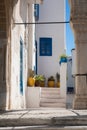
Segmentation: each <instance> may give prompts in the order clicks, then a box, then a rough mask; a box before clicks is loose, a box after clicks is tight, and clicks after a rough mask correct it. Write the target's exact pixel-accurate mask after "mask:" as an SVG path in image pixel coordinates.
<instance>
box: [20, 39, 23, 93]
mask: <svg viewBox="0 0 87 130" xmlns="http://www.w3.org/2000/svg"><path fill="white" fill-rule="evenodd" d="M20 93H21V94H23V41H22V39H21V38H20Z"/></svg>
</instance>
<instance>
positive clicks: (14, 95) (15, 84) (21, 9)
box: [11, 0, 27, 109]
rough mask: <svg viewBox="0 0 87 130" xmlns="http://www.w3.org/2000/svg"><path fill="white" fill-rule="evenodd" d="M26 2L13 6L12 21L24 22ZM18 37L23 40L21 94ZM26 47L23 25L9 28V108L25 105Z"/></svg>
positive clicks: (20, 0)
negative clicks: (21, 89) (21, 90)
mask: <svg viewBox="0 0 87 130" xmlns="http://www.w3.org/2000/svg"><path fill="white" fill-rule="evenodd" d="M26 19H27V2H25V1H23V0H19V1H18V3H17V4H16V5H15V7H14V11H13V21H14V22H16V23H17V22H22V23H23V22H25V21H26ZM20 37H21V38H22V40H23V90H24V91H23V95H22V94H21V93H20ZM26 57H27V49H26V46H25V25H12V28H11V109H20V108H24V107H25V86H26V84H27V58H26Z"/></svg>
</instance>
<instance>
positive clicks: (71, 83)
mask: <svg viewBox="0 0 87 130" xmlns="http://www.w3.org/2000/svg"><path fill="white" fill-rule="evenodd" d="M74 86H75V79H74V77H73V75H72V57H71V56H70V57H68V61H67V87H74Z"/></svg>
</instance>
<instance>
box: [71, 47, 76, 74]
mask: <svg viewBox="0 0 87 130" xmlns="http://www.w3.org/2000/svg"><path fill="white" fill-rule="evenodd" d="M71 52H72V75H73V76H74V75H75V74H76V51H75V49H72V51H71Z"/></svg>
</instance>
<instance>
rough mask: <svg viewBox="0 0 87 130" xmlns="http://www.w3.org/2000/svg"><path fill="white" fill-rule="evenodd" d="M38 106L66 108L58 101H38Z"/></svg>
mask: <svg viewBox="0 0 87 130" xmlns="http://www.w3.org/2000/svg"><path fill="white" fill-rule="evenodd" d="M40 107H51V108H54V107H55V108H57V107H58V108H66V104H65V103H60V102H57V103H56V102H54V103H47V102H40Z"/></svg>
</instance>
